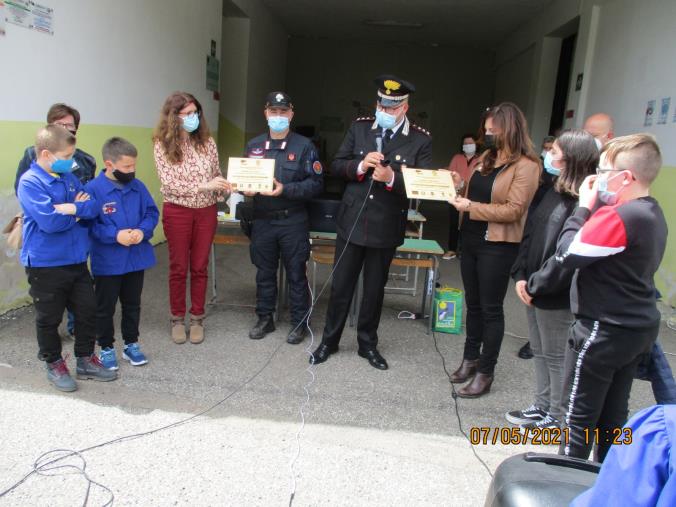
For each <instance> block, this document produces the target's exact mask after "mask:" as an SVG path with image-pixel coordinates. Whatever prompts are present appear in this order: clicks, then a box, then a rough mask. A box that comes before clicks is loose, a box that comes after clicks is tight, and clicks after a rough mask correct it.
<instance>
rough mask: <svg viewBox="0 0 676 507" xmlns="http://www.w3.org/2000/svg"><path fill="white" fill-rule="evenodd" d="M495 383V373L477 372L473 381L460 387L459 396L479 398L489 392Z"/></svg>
mask: <svg viewBox="0 0 676 507" xmlns="http://www.w3.org/2000/svg"><path fill="white" fill-rule="evenodd" d="M492 383H493V375H488V374H486V373H480V372H477V373H476V375H474V378H473V379H472V381H471V382H470V383H469V384H467V385H465V386H462V387H461V388H460V389H458V396H460V397H461V398H478V397H479V396H483V395H484V394H488V393H489V392H490V390H491V384H492Z"/></svg>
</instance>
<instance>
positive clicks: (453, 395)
mask: <svg viewBox="0 0 676 507" xmlns="http://www.w3.org/2000/svg"><path fill="white" fill-rule="evenodd" d="M432 340H433V341H434V349H435V350H436V351H437V354H439V357H440V358H441V365H442V366H443V368H444V373H445V374H446V376H447V377H448V383H449V384H451V390H452V392H451V398H453V405H454V406H455V416H456V417H457V418H458V428H460V433H462V435H463V436H464V437H465V438H466V439H467V442H468V443H469V445H470V447H471V448H472V452H473V453H474V456H476V459H477V460H479V463H481V464H482V465H483V467H484V468H485V469H486V472H488V475H490V476H491V478H492V477H493V472H491V469H490V468H488V465H487V464H486V462H485V461H484V460H483V459H481V456H479V454H478V453H477V452H476V448H475V446H474V444H473V443H472V441H471V440H470V438H469V436H468V435H467V433H465V430H464V428H463V427H462V420H461V418H460V410H459V408H458V393H457V391H456V390H455V384H453V382H451V374H450V373H449V372H448V368H446V359H445V358H444V355H443V354H442V353H441V351H440V350H439V345H438V344H437V334H436V332H435V331H434V329H433V330H432Z"/></svg>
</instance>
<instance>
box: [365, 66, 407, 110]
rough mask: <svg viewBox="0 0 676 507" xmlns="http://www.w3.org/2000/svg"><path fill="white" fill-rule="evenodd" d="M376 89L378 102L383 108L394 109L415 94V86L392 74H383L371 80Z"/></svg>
mask: <svg viewBox="0 0 676 507" xmlns="http://www.w3.org/2000/svg"><path fill="white" fill-rule="evenodd" d="M373 82H374V83H375V85H376V86H377V87H378V101H379V102H380V104H382V105H383V106H384V107H396V106H398V105H399V104H401V103H402V102H403V101H404V100H406V99H408V97H409V95H410V94H412V93H414V92H415V86H413V84H412V83H409V82H408V81H405V80H404V79H399V78H398V77H397V76H393V75H392V74H383V75H381V76H378V77H377V78H375V79H374V80H373Z"/></svg>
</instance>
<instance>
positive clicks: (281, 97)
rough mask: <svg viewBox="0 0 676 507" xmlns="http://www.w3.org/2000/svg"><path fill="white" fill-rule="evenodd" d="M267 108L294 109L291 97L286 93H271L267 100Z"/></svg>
mask: <svg viewBox="0 0 676 507" xmlns="http://www.w3.org/2000/svg"><path fill="white" fill-rule="evenodd" d="M265 107H287V108H289V109H293V103H292V102H291V97H289V96H288V95H287V94H286V93H284V92H270V93H268V96H267V97H266V98H265Z"/></svg>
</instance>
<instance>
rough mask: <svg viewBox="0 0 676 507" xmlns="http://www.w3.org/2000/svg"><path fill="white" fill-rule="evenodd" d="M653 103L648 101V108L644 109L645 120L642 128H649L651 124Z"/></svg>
mask: <svg viewBox="0 0 676 507" xmlns="http://www.w3.org/2000/svg"><path fill="white" fill-rule="evenodd" d="M655 102H656V101H654V100H649V101H648V106H647V107H646V108H645V120H643V126H644V127H650V126H652V124H653V115H654V114H655Z"/></svg>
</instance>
